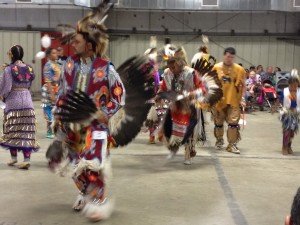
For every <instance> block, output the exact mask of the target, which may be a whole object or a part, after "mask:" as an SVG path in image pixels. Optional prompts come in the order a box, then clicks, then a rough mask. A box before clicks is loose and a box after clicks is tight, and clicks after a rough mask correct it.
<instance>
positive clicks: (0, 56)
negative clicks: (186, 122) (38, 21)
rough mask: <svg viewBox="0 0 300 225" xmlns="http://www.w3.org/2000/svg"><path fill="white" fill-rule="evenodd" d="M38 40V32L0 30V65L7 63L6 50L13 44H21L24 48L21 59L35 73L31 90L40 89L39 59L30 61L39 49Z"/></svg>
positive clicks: (37, 90)
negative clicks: (30, 66)
mask: <svg viewBox="0 0 300 225" xmlns="http://www.w3.org/2000/svg"><path fill="white" fill-rule="evenodd" d="M40 40H41V34H40V32H21V31H19V32H12V31H0V43H1V44H0V65H2V64H3V63H9V59H8V57H7V52H8V50H9V49H10V48H11V47H12V46H13V45H16V44H19V45H21V46H22V47H23V49H24V58H23V60H24V62H26V63H28V64H30V65H32V67H33V69H34V72H35V75H36V77H35V80H34V82H33V84H32V88H31V90H32V91H33V92H40V89H41V61H40V60H37V61H36V62H35V63H33V61H32V60H33V59H34V56H35V54H36V53H37V52H38V51H40V49H41V44H40Z"/></svg>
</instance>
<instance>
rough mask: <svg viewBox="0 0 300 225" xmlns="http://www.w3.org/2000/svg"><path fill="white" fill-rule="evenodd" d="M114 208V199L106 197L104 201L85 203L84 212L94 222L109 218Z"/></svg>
mask: <svg viewBox="0 0 300 225" xmlns="http://www.w3.org/2000/svg"><path fill="white" fill-rule="evenodd" d="M113 209H114V201H113V200H111V201H110V200H108V199H105V200H104V201H103V202H102V203H97V202H95V201H93V202H89V203H87V204H86V205H85V207H84V209H83V210H82V213H83V214H84V215H85V217H87V218H88V219H89V220H90V221H92V222H98V221H100V220H106V219H108V218H109V217H110V216H111V214H112V212H113Z"/></svg>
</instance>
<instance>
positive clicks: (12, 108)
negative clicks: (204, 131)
mask: <svg viewBox="0 0 300 225" xmlns="http://www.w3.org/2000/svg"><path fill="white" fill-rule="evenodd" d="M34 78H35V75H34V73H33V69H32V67H31V66H29V65H27V64H24V63H23V62H21V61H17V62H15V63H14V64H11V65H9V66H7V67H6V68H5V70H4V73H3V77H2V79H1V81H0V96H1V97H3V101H4V102H5V104H6V108H5V110H4V121H3V134H4V135H3V137H2V138H1V142H0V145H1V146H2V147H5V148H7V149H9V150H11V151H14V152H15V154H17V151H23V154H24V158H28V159H29V158H30V153H31V152H32V151H37V150H38V149H39V147H38V144H37V141H36V119H35V112H34V107H33V102H32V99H31V94H30V91H29V88H30V86H31V84H32V81H33V80H34Z"/></svg>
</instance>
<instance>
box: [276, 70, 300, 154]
mask: <svg viewBox="0 0 300 225" xmlns="http://www.w3.org/2000/svg"><path fill="white" fill-rule="evenodd" d="M288 83H289V86H288V87H286V88H285V89H284V90H283V93H282V95H283V96H282V102H283V104H282V105H283V108H282V111H280V120H281V122H282V130H283V142H282V154H283V155H288V154H293V150H292V139H293V138H294V136H295V134H296V133H297V132H298V130H299V122H300V121H299V114H300V88H299V87H300V80H299V76H298V71H297V70H296V69H293V70H292V73H291V77H290V78H289V80H288Z"/></svg>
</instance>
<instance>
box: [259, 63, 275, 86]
mask: <svg viewBox="0 0 300 225" xmlns="http://www.w3.org/2000/svg"><path fill="white" fill-rule="evenodd" d="M260 76H261V80H262V82H264V81H266V80H269V81H271V82H272V85H273V86H275V84H276V82H275V76H274V70H273V67H272V66H268V67H267V70H266V72H263V73H261V74H260Z"/></svg>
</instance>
